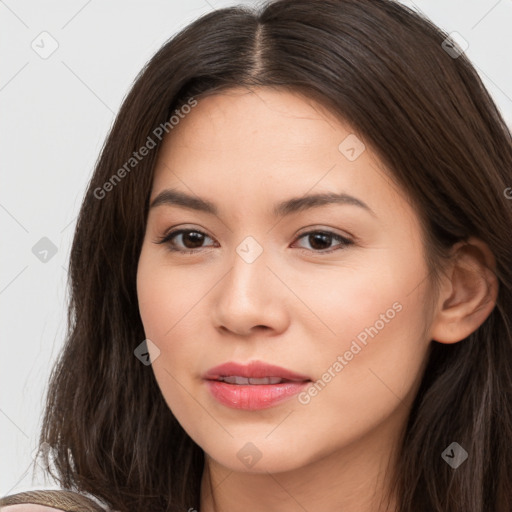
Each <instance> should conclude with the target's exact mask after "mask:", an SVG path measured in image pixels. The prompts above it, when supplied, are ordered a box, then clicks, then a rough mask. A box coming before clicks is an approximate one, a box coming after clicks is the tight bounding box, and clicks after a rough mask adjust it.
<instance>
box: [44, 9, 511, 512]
mask: <svg viewBox="0 0 512 512" xmlns="http://www.w3.org/2000/svg"><path fill="white" fill-rule="evenodd" d="M447 37H448V34H446V33H444V32H443V31H441V30H440V29H438V28H437V27H436V26H435V25H433V24H432V23H431V22H430V21H428V20H427V19H424V18H423V17H421V16H420V15H419V14H417V13H415V12H414V11H412V10H410V9H408V8H406V7H404V6H402V5H400V4H398V3H395V2H393V1H391V0H318V1H311V0H277V1H274V2H270V3H267V4H265V5H263V6H261V7H260V8H258V9H251V8H248V7H242V6H240V7H229V8H224V9H219V10H216V11H214V12H211V13H209V14H206V15H204V16H202V17H201V18H199V19H197V20H196V21H195V22H193V23H192V24H190V25H189V26H188V27H186V28H185V29H183V30H182V31H180V32H179V33H178V34H177V35H175V36H174V37H172V38H171V39H170V40H169V41H168V42H167V43H166V44H165V45H164V46H163V47H162V48H161V49H160V50H159V51H158V52H157V53H156V54H155V55H154V57H153V58H152V59H151V60H150V61H149V62H148V63H147V65H146V66H145V67H144V69H143V70H142V71H141V73H140V74H139V76H138V77H137V79H136V81H135V83H134V85H133V87H132V89H131V91H130V92H129V94H128V95H127V97H126V99H125V101H124V103H123V105H122V107H121V109H120V111H119V114H118V116H117V118H116V121H115V123H114V125H113V127H112V129H111V132H110V134H109V136H108V138H107V140H106V142H105V145H104V147H103V149H102V151H101V154H100V157H99V159H98V161H97V164H96V167H95V170H94V174H93V176H92V179H91V181H90V183H89V186H88V189H87V192H86V194H85V198H84V201H83V204H82V208H81V211H80V215H79V218H78V223H77V226H76V231H75V236H74V240H73V245H72V250H71V258H70V272H69V275H70V283H69V284H70V307H69V312H68V323H69V330H68V334H67V339H66V342H65V347H64V349H63V351H62V353H61V355H60V358H59V360H58V362H57V364H56V366H55V367H54V369H53V372H52V375H51V378H50V385H49V392H48V398H47V404H46V410H45V415H44V421H43V427H42V431H41V436H40V445H41V446H43V443H48V444H47V445H44V446H48V445H49V446H50V461H49V462H50V464H51V465H50V473H51V475H52V476H53V477H54V478H56V479H58V481H59V483H60V485H61V486H62V487H64V488H66V489H75V490H79V491H82V492H85V493H90V494H92V495H94V496H97V497H98V498H99V499H101V500H103V501H104V502H105V503H106V504H108V505H109V506H110V507H112V508H114V509H116V510H119V511H130V512H139V511H140V512H142V511H144V512H151V511H158V512H161V511H181V512H182V511H184V510H188V509H190V508H195V509H198V508H199V489H200V480H201V475H202V471H203V464H204V454H203V452H202V450H201V449H200V448H199V447H198V446H197V445H196V444H195V443H194V441H193V440H192V439H191V438H190V437H189V436H188V435H187V433H186V432H185V431H184V430H183V429H182V428H181V426H180V425H179V424H178V422H177V421H176V419H175V418H174V416H173V414H172V412H171V411H170V410H169V408H168V406H167V405H166V403H165V402H164V399H163V397H162V394H161V392H160V390H159V388H158V386H157V383H156V381H155V377H154V375H153V372H152V370H151V366H146V365H144V364H141V361H140V360H139V359H138V358H137V357H135V356H134V350H135V348H136V347H137V346H138V345H139V344H140V343H141V342H142V341H143V340H144V338H145V336H144V331H143V327H142V323H141V319H140V315H139V310H138V303H137V293H136V272H137V263H138V258H139V254H140V250H141V246H142V240H143V236H144V231H145V225H146V218H147V211H148V199H149V194H150V190H151V184H152V177H153V169H154V166H155V162H156V158H157V155H158V150H159V148H160V142H161V139H162V137H161V136H160V137H158V136H157V135H156V134H157V133H158V134H160V135H161V134H162V133H163V134H164V135H165V134H166V133H171V130H172V123H171V122H169V120H170V118H171V116H172V115H173V113H174V114H175V112H176V110H178V111H179V112H184V111H185V110H183V111H181V110H180V108H182V106H183V105H186V104H187V103H188V104H191V99H192V98H193V99H195V100H196V101H198V100H199V101H200V98H201V95H205V94H212V93H214V92H218V91H221V90H223V89H227V88H230V87H235V86H246V87H251V86H270V87H280V88H286V89H288V90H291V91H298V92H302V93H304V94H306V95H307V96H308V97H311V98H313V99H315V100H317V101H319V102H322V103H323V104H324V105H327V106H328V107H329V108H330V109H331V110H332V111H333V112H334V113H336V114H337V115H339V117H340V119H344V120H346V121H348V122H349V123H350V125H351V127H352V128H353V129H354V130H355V132H356V133H357V135H358V136H359V137H360V138H361V139H363V140H364V141H365V143H367V144H369V145H371V147H372V148H373V149H374V151H376V153H377V155H378V156H379V158H381V159H382V161H383V162H384V163H385V164H386V166H387V167H388V168H389V169H391V171H392V177H393V179H394V180H395V181H396V183H397V184H398V185H399V186H400V187H401V188H402V189H403V190H404V191H405V192H406V193H407V194H408V196H409V197H410V198H412V201H413V203H414V205H415V207H416V209H417V211H418V214H419V216H420V218H421V222H422V226H423V228H424V233H423V236H424V241H425V250H426V255H427V260H428V264H429V267H430V268H431V270H432V273H431V274H430V279H431V280H432V282H433V283H434V282H435V280H436V276H438V275H439V270H440V269H441V267H442V262H443V261H444V257H445V256H446V255H447V254H448V252H447V251H448V249H449V248H450V247H451V246H452V245H453V244H454V243H455V242H458V241H466V240H467V239H468V237H470V236H476V237H478V238H480V239H481V240H483V241H484V242H486V243H487V244H488V246H489V248H490V249H491V251H492V252H493V254H494V256H495V259H496V270H495V273H496V276H497V278H498V281H499V294H498V299H497V304H496V306H495V308H494V309H493V311H492V313H491V314H490V316H489V317H488V318H487V319H486V321H485V322H484V323H483V324H482V326H481V327H480V328H479V329H477V330H476V331H475V332H473V333H472V334H471V335H470V336H468V337H467V338H466V339H465V340H462V341H461V342H459V343H455V344H453V345H444V344H441V343H438V342H435V341H434V342H432V350H431V352H430V356H429V360H428V364H427V367H426V371H425V374H424V376H423V381H422V384H421V387H420V390H419V392H418V395H417V397H416V400H415V402H414V405H413V407H412V409H411V412H410V417H409V421H408V424H407V427H406V432H405V435H404V439H403V445H402V447H401V449H400V453H399V458H398V461H399V462H398V466H397V468H396V481H395V482H396V492H397V496H398V510H399V511H400V512H420V511H429V512H433V511H439V512H441V511H443V512H448V511H449V512H483V511H485V512H489V511H493V512H510V510H512V475H511V473H510V471H511V470H510V468H511V467H512V442H511V441H512V410H511V409H512V407H511V403H512V364H511V356H510V354H512V329H511V319H512V300H511V299H512V296H511V293H512V229H511V228H512V201H510V200H509V199H508V198H507V197H506V196H507V193H506V190H507V188H508V187H510V186H512V140H511V134H510V131H509V130H508V128H507V127H506V125H505V123H504V121H503V118H502V116H501V115H500V113H499V111H498V110H497V108H496V106H495V104H494V103H493V101H492V99H491V97H490V96H489V94H488V92H487V91H486V89H485V87H484V86H483V84H482V82H481V80H480V78H479V76H478V74H477V73H476V71H475V70H474V68H473V67H472V65H471V64H470V62H469V61H468V59H467V58H466V56H465V55H464V54H463V53H462V54H460V55H458V56H457V55H454V54H453V52H452V53H450V52H449V51H447V49H446V45H443V41H445V39H446V38H447ZM166 123H167V124H166ZM158 127H160V131H158V130H157V128H158ZM162 127H165V133H164V132H162ZM148 137H149V138H151V140H152V142H153V146H155V147H154V149H150V150H149V151H148V152H147V155H146V156H144V158H140V159H139V158H137V161H136V164H135V163H134V161H132V160H131V159H132V158H135V157H134V152H135V153H137V152H138V151H139V150H140V148H141V147H142V146H144V145H146V146H148V147H149V145H150V144H149V143H148V141H149V139H148ZM128 162H130V164H129V165H127V163H128ZM122 168H124V170H125V172H122V171H120V169H122ZM114 175H116V176H117V177H116V178H114ZM509 190H510V189H509ZM452 441H457V442H458V443H459V444H460V445H461V446H463V447H464V449H465V450H466V451H467V452H468V454H469V457H468V459H467V460H466V461H465V462H464V463H463V464H462V465H460V466H459V467H458V468H457V469H453V468H451V467H450V466H449V465H448V464H446V463H445V461H444V460H443V459H442V457H441V454H442V452H443V450H444V449H445V448H446V447H447V446H449V445H450V443H451V442H452ZM42 451H43V450H42Z"/></svg>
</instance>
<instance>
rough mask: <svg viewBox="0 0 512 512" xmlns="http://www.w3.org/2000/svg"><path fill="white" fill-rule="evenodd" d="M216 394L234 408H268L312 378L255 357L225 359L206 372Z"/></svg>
mask: <svg viewBox="0 0 512 512" xmlns="http://www.w3.org/2000/svg"><path fill="white" fill-rule="evenodd" d="M203 379H204V380H205V381H206V385H207V388H208V390H209V391H210V393H211V395H212V396H213V398H215V399H216V400H217V401H218V402H219V403H221V404H222V405H224V406H227V407H230V408H234V409H245V410H258V409H267V408H269V407H273V406H275V405H278V404H279V403H281V402H283V401H284V400H286V399H288V398H290V397H292V396H293V395H296V394H297V393H299V392H300V391H301V390H303V389H304V388H305V387H306V386H307V385H309V384H310V383H311V382H312V380H311V379H310V378H309V377H307V376H304V375H300V374H298V373H295V372H292V371H291V370H287V369H285V368H281V367H278V366H274V365H270V364H266V363H262V362H259V361H253V362H251V363H249V364H247V365H241V364H238V363H232V362H230V363H225V364H223V365H220V366H216V367H215V368H211V369H210V370H209V371H208V372H206V373H205V374H204V375H203Z"/></svg>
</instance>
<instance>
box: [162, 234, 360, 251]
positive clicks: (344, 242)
mask: <svg viewBox="0 0 512 512" xmlns="http://www.w3.org/2000/svg"><path fill="white" fill-rule="evenodd" d="M184 233H199V234H201V235H203V236H205V237H207V238H210V239H211V237H210V236H208V235H207V234H206V233H204V232H203V231H200V230H198V229H187V228H185V229H176V230H174V231H171V232H170V233H167V234H165V235H164V236H162V237H159V238H158V241H157V242H155V243H156V244H166V245H167V246H168V248H169V250H170V251H173V252H178V253H181V254H194V253H197V252H198V251H201V250H202V249H204V248H203V247H199V248H197V249H176V248H175V247H173V246H172V242H173V239H174V238H175V237H176V236H178V235H181V234H184ZM313 234H321V235H327V236H330V237H332V238H333V239H335V240H337V241H338V242H340V245H341V246H340V247H335V248H333V249H328V250H314V249H305V248H304V247H300V249H302V250H303V251H307V252H309V253H311V252H313V253H318V254H330V253H332V252H335V251H339V250H341V249H344V248H346V247H348V246H350V245H352V244H353V243H354V242H353V241H352V240H350V239H348V238H345V237H343V236H341V235H338V234H336V233H333V232H332V231H327V230H312V231H308V232H306V233H302V234H301V235H300V236H298V237H297V239H296V240H300V239H301V238H304V237H306V236H309V235H313Z"/></svg>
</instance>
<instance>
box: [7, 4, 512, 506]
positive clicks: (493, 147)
mask: <svg viewBox="0 0 512 512" xmlns="http://www.w3.org/2000/svg"><path fill="white" fill-rule="evenodd" d="M511 169H512V139H511V134H510V132H509V130H508V129H507V127H506V126H505V123H504V121H503V119H502V117H501V115H500V113H499V112H498V110H497V109H496V107H495V105H494V103H493V101H492V100H491V98H490V96H489V94H488V93H487V91H486V90H485V88H484V86H483V85H482V83H481V81H480V79H479V77H478V75H477V73H476V72H475V70H474V69H473V67H472V66H471V64H470V63H469V62H468V60H467V58H466V57H465V55H464V54H463V53H462V52H461V51H460V49H459V48H458V47H457V45H455V44H453V42H452V41H451V40H449V39H447V35H446V34H444V33H443V32H441V31H440V30H439V29H438V28H436V27H435V26H433V25H432V24H431V23H430V22H428V21H426V20H425V19H423V18H421V17H420V16H419V15H418V14H416V13H414V12H412V11H410V10H409V9H407V8H405V7H403V6H401V5H399V4H396V3H394V2H391V1H388V0H378V1H375V0H336V1H335V0H322V1H318V2H309V1H306V0H278V1H275V2H272V3H269V4H268V5H266V6H264V7H263V8H262V9H261V11H260V12H254V11H252V10H250V9H248V8H244V7H236V8H235V7H233V8H227V9H221V10H218V11H215V12H213V13H210V14H208V15H206V16H203V17H202V18H200V19H198V20H197V21H195V22H194V23H192V24H191V25H190V26H189V27H187V28H186V29H184V30H183V31H182V32H180V33H179V34H178V35H176V36H175V37H173V38H172V39H171V40H170V41H169V42H168V43H167V44H165V45H164V46H163V47H162V48H161V49H160V50H159V51H158V53H157V54H156V55H155V56H154V57H153V58H152V59H151V61H150V62H149V63H148V65H147V66H146V67H145V68H144V70H143V71H142V72H141V74H140V76H139V77H138V78H137V80H136V83H135V84H134V86H133V88H132V90H131V92H130V94H129V95H128V97H127V98H126V100H125V102H124V104H123V106H122V108H121V110H120V112H119V115H118V117H117V119H116V122H115V124H114V126H113V128H112V131H111V133H110V135H109V137H108V139H107V141H106V144H105V147H104V148H103V151H102V154H101V157H100V159H99V161H98V164H97V166H96V169H95V172H94V175H93V177H92V180H91V182H90V184H89V188H88V191H87V193H86V196H85V199H84V202H83V205H82V209H81V213H80V217H79V220H78V224H77V228H76V232H75V237H74V241H73V247H72V253H71V261H70V275H71V285H72V287H71V291H72V301H71V306H70V316H69V319H70V330H69V336H68V339H67V342H66V346H65V348H64V351H63V353H62V356H61V358H60V360H59V362H58V365H57V367H56V369H55V373H54V374H53V376H52V381H51V387H50V390H49V395H48V403H47V408H46V415H45V419H44V425H43V430H42V433H41V438H40V442H41V445H43V443H48V445H49V446H50V447H51V450H50V454H51V457H50V458H51V459H52V466H53V468H52V466H50V469H52V475H55V476H56V478H57V479H58V481H59V484H60V485H61V486H62V487H63V488H65V489H70V490H75V491H77V492H79V493H82V494H84V495H85V494H88V495H90V496H94V497H96V498H97V499H98V500H100V501H101V502H102V503H104V504H105V506H107V507H109V508H110V509H115V510H119V511H125V510H126V511H143V510H144V511H146V512H147V511H163V510H165V511H178V510H179V511H183V510H188V511H189V512H192V511H193V510H200V511H201V512H214V511H215V512H218V511H227V512H231V511H235V510H242V509H243V510H251V511H253V512H258V511H260V510H265V511H271V510H279V511H281V512H282V511H295V510H344V511H349V512H352V511H354V512H355V511H357V512H370V511H372V512H373V511H379V512H390V511H400V512H413V511H415V512H418V511H429V512H430V511H438V512H441V511H443V512H445V511H449V512H459V511H461V512H462V511H465V512H468V511H470V512H477V511H479V512H483V511H489V510H492V511H496V512H505V511H509V510H511V509H512V488H511V483H510V482H511V479H510V470H509V468H510V463H511V462H512V447H511V446H510V443H509V440H510V438H511V436H512V414H511V413H512V410H511V398H512V371H511V364H510V363H511V361H510V350H511V348H512V338H511V333H512V329H511V322H510V319H511V318H512V301H511V293H512V289H511V284H512V275H511V269H512V234H511V230H510V226H511V225H512V210H511V202H510V200H509V197H510V193H509V192H510V188H509V187H510V186H511V184H512V171H511ZM26 502H27V500H25V503H26ZM4 504H6V503H5V502H4ZM5 510H6V511H7V512H11V510H12V511H14V508H13V509H11V510H10V507H6V508H5ZM26 510H32V509H30V508H26Z"/></svg>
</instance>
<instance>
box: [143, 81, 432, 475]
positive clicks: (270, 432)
mask: <svg viewBox="0 0 512 512" xmlns="http://www.w3.org/2000/svg"><path fill="white" fill-rule="evenodd" d="M363 144H364V140H363V139H362V138H361V137H359V138H358V137H357V136H356V135H354V133H353V131H352V129H351V127H350V125H348V124H346V123H344V122H342V121H341V120H339V119H337V118H335V117H333V116H331V115H330V114H329V113H328V111H326V110H325V109H323V108H322V106H320V105H319V104H317V103H315V102H313V101H312V100H308V99H307V98H305V97H303V96H301V95H298V94H294V93H291V92H285V91H277V90H272V89H268V88H258V89H253V90H251V91H248V90H246V89H232V90H230V91H227V92H223V93H222V94H216V95H214V96H209V97H205V98H202V99H199V100H198V104H197V106H195V107H194V108H193V109H192V110H191V111H190V112H189V113H188V114H187V115H186V116H184V117H183V119H181V120H180V122H179V124H178V125H177V126H174V128H173V130H172V131H171V132H169V135H167V139H166V140H165V141H164V144H163V146H162V148H161V150H160V154H159V160H158V163H157V166H156V169H155V176H154V181H153V187H152V192H151V198H150V203H153V202H154V205H153V206H152V207H151V208H150V211H149V215H148V221H147V227H146V233H145V238H144V242H143V247H142V251H141V255H140V261H139V266H138V274H137V289H138V300H139V307H140V313H141V318H142V321H143V325H144V329H145V334H146V337H147V338H148V339H149V340H151V344H150V345H151V346H152V347H154V348H153V349H152V350H150V352H151V353H152V356H153V363H152V368H153V371H154V374H155V377H156V380H157V382H158V385H159V387H160V390H161V392H162V394H163V397H164V399H165V401H166V403H167V404H168V406H169V408H170V409H171V410H172V412H173V414H174V415H175V416H176V418H177V420H178V421H179V422H180V424H181V425H182V427H183V428H184V429H185V430H186V431H187V433H188V434H189V435H190V436H191V438H192V439H193V440H194V441H195V442H196V443H197V444H198V445H199V446H200V447H201V448H202V449H203V450H204V451H205V453H206V454H207V455H208V456H209V457H210V458H211V459H213V460H215V461H216V462H217V463H218V464H221V465H222V466H224V467H227V468H230V469H231V470H236V471H252V472H263V471H269V472H279V471H287V470H293V469H296V468H300V467H303V466H305V465H307V464H309V463H312V462H314V461H316V460H320V459H321V458H323V457H326V456H328V455H330V454H333V453H338V452H340V451H343V450H348V449H349V448H350V447H353V446H356V444H357V443H360V442H362V441H363V440H365V439H366V440H370V439H373V440H374V441H375V442H376V445H379V443H386V442H388V441H389V436H390V433H391V432H398V431H399V429H400V428H401V426H402V425H403V423H404V421H405V419H406V415H407V413H408V408H407V404H410V403H411V402H412V399H413V397H414V396H415V394H416V391H417V387H418V384H419V381H420V378H421V374H422V370H423V368H424V363H425V360H426V355H427V351H428V347H429V341H430V340H429V339H428V336H427V335H426V334H425V333H428V326H429V322H430V321H431V312H430V311H428V308H427V306H426V304H427V302H428V300H427V297H428V293H429V289H428V282H429V281H428V279H427V277H428V271H427V267H426V263H425V258H424V252H423V245H422V238H421V236H422V234H421V229H420V224H419V219H418V217H417V214H416V213H415V211H414V210H413V207H412V205H411V203H410V201H409V200H408V199H407V198H406V197H405V195H404V193H403V192H402V191H401V190H399V189H398V188H397V187H396V185H394V183H393V181H392V180H391V179H390V177H389V176H390V175H389V174H388V173H387V172H386V169H385V167H384V165H383V164H382V163H381V162H380V161H379V160H378V158H377V157H376V155H375V154H374V153H372V151H371V148H370V147H369V146H368V144H365V145H363ZM171 192H173V193H174V194H173V193H171ZM342 194H345V196H344V197H345V199H343V196H342ZM335 195H340V196H338V199H336V200H335V199H334V198H335ZM348 196H350V197H351V199H350V198H349V197H348ZM187 197H188V199H187ZM155 200H156V201H155ZM255 362H256V364H253V363H255ZM224 363H237V364H239V365H241V367H233V366H231V367H229V366H228V367H225V368H224V369H217V370H215V367H217V366H218V365H221V364H224ZM258 363H261V364H258ZM265 365H274V366H277V367H280V368H278V369H276V368H270V367H268V366H267V367H265ZM285 370H287V371H288V372H289V373H286V371H285ZM290 372H291V373H290ZM230 376H231V377H232V378H230ZM223 377H227V379H226V380H224V381H222V378H223ZM234 377H245V378H238V379H235V378H234ZM264 377H275V379H272V380H248V379H263V378H264ZM219 379H220V380H219ZM278 379H281V380H278ZM257 459H259V460H258V461H257V463H254V461H255V460H257Z"/></svg>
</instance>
